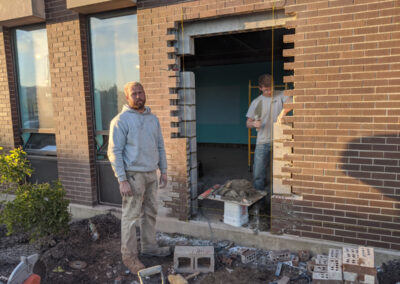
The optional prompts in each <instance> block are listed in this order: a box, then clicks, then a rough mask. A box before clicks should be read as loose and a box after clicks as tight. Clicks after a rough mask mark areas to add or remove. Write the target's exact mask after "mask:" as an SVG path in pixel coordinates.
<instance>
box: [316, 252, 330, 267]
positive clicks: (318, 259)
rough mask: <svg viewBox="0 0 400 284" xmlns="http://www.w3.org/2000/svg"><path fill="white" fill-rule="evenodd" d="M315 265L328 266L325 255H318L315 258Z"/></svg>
mask: <svg viewBox="0 0 400 284" xmlns="http://www.w3.org/2000/svg"><path fill="white" fill-rule="evenodd" d="M315 265H328V257H327V256H326V255H322V254H318V255H317V257H316V258H315Z"/></svg>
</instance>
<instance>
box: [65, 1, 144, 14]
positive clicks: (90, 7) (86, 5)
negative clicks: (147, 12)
mask: <svg viewBox="0 0 400 284" xmlns="http://www.w3.org/2000/svg"><path fill="white" fill-rule="evenodd" d="M135 6H136V0H67V9H70V10H73V11H75V12H78V13H81V14H90V13H99V12H105V11H111V10H117V9H123V8H128V7H135Z"/></svg>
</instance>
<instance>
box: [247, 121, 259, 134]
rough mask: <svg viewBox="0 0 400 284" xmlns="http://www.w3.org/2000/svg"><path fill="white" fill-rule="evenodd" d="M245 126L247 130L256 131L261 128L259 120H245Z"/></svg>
mask: <svg viewBox="0 0 400 284" xmlns="http://www.w3.org/2000/svg"><path fill="white" fill-rule="evenodd" d="M246 126H247V128H256V129H257V131H258V130H259V129H260V128H261V120H254V119H251V118H247V121H246Z"/></svg>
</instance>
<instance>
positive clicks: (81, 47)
mask: <svg viewBox="0 0 400 284" xmlns="http://www.w3.org/2000/svg"><path fill="white" fill-rule="evenodd" d="M63 9H64V10H63ZM46 17H47V18H48V19H49V21H48V23H47V25H46V29H47V36H48V44H49V65H50V75H51V85H52V95H53V106H54V121H55V131H56V143H57V158H58V174H59V178H60V180H61V182H62V184H63V186H64V188H65V189H66V191H67V197H68V198H69V199H70V200H71V202H73V203H80V204H85V205H93V204H96V203H97V189H96V178H95V177H96V175H95V166H94V137H93V122H92V121H91V116H92V111H91V106H92V104H91V99H90V92H89V81H88V77H87V76H88V73H87V68H88V67H87V66H88V64H87V54H86V49H87V47H86V45H85V43H86V42H85V41H86V34H85V33H82V31H84V30H85V29H84V27H82V25H83V23H84V19H80V18H79V17H78V15H77V14H74V13H72V12H70V11H68V10H66V8H65V1H58V0H57V1H56V0H54V1H46ZM84 63H85V66H84ZM85 68H86V69H85ZM85 70H86V72H84V71H85ZM85 76H86V77H85Z"/></svg>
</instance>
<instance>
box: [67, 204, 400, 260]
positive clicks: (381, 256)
mask: <svg viewBox="0 0 400 284" xmlns="http://www.w3.org/2000/svg"><path fill="white" fill-rule="evenodd" d="M70 212H71V213H72V215H73V218H74V219H81V218H90V217H93V216H95V215H98V214H107V213H111V214H113V215H114V216H116V217H117V218H121V208H119V207H113V206H107V205H98V206H95V207H90V206H84V205H78V204H71V205H70ZM210 227H211V229H210ZM157 230H158V231H160V232H165V233H179V234H185V235H190V236H193V237H196V238H202V239H209V240H213V241H218V240H229V241H233V242H234V243H235V244H237V245H241V246H249V247H256V248H261V249H267V250H282V249H288V250H290V251H297V250H308V251H310V252H311V254H312V255H316V254H322V253H324V254H328V252H329V249H330V248H342V247H344V246H345V247H350V248H358V246H355V245H351V244H346V243H339V242H332V241H326V240H316V239H310V238H304V237H297V236H291V235H273V234H271V233H269V232H259V233H258V234H255V233H254V232H253V231H252V230H250V229H247V228H243V227H233V226H230V225H227V224H225V223H212V222H211V223H208V222H206V221H193V220H190V221H188V222H184V221H179V220H177V219H175V218H169V217H162V216H158V217H157ZM374 251H375V265H381V264H382V263H383V262H388V261H389V260H392V259H399V258H400V251H396V250H389V249H381V248H374Z"/></svg>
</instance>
